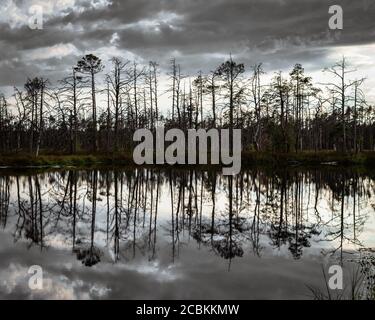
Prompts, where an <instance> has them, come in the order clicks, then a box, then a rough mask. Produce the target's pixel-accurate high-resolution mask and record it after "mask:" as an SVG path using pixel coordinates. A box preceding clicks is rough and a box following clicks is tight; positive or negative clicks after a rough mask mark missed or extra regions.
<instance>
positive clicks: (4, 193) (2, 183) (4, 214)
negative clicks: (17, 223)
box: [0, 176, 10, 228]
mask: <svg viewBox="0 0 375 320" xmlns="http://www.w3.org/2000/svg"><path fill="white" fill-rule="evenodd" d="M9 188H10V178H9V177H7V176H6V177H1V176H0V224H2V226H3V228H5V227H6V223H7V218H8V212H9V199H10V192H9Z"/></svg>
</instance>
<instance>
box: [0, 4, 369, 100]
mask: <svg viewBox="0 0 375 320" xmlns="http://www.w3.org/2000/svg"><path fill="white" fill-rule="evenodd" d="M33 5H39V6H41V7H42V8H43V29H40V30H32V29H30V27H29V19H30V16H31V14H30V12H29V10H30V7H31V6H33ZM331 5H341V6H342V8H343V12H344V28H343V30H330V29H329V27H328V20H329V18H330V17H331V15H330V14H329V13H328V9H329V6H331ZM374 17H375V1H373V0H356V1H353V0H334V1H327V0H231V1H228V0H125V1H124V0H47V1H41V0H0V92H3V93H5V94H10V93H11V90H12V88H13V86H19V87H22V86H23V84H24V83H25V81H26V79H27V78H28V77H35V76H43V77H45V78H48V79H49V80H50V82H51V83H55V82H57V80H59V79H62V78H63V77H65V76H67V75H68V74H70V72H71V68H72V66H74V65H75V64H76V62H77V60H78V59H79V58H80V57H82V56H83V55H84V54H87V53H94V54H96V55H98V56H99V57H100V58H101V59H102V61H103V63H104V65H105V66H106V67H107V69H106V70H105V71H104V73H105V72H106V71H107V72H108V71H109V69H108V68H109V67H110V61H109V60H110V58H111V57H112V56H120V57H122V58H124V59H136V60H137V61H138V62H139V63H144V64H148V62H149V61H151V60H152V61H157V62H158V63H159V65H160V68H161V71H162V73H163V74H165V73H166V72H167V68H168V64H169V61H170V59H171V58H172V57H174V58H176V59H177V62H178V63H179V64H180V65H181V68H182V73H183V74H191V75H195V74H197V73H198V72H199V71H200V70H201V71H202V72H209V71H211V70H214V69H215V68H216V67H217V66H218V65H219V64H220V63H221V62H223V61H225V60H226V59H227V58H228V57H229V55H230V54H231V55H232V56H233V58H234V59H235V60H236V61H237V62H242V63H245V66H246V68H247V69H248V70H250V67H251V66H252V65H254V64H255V63H260V62H262V63H263V67H264V70H265V71H266V72H267V75H266V76H265V77H269V78H270V77H271V76H273V75H274V73H275V72H277V71H279V70H282V71H285V72H289V71H290V70H291V68H292V67H293V65H294V64H296V63H301V64H302V65H303V66H304V68H305V70H306V72H307V73H308V74H309V75H311V76H313V79H314V80H315V81H317V82H319V81H323V78H322V72H321V70H322V69H323V68H324V67H327V66H330V65H332V64H334V63H335V62H336V61H337V60H340V59H341V58H342V56H343V55H345V56H346V58H347V59H348V62H349V64H350V65H351V66H352V67H353V68H355V69H356V70H357V71H356V72H355V73H352V74H351V75H350V76H351V77H352V78H353V79H355V78H362V77H366V78H367V80H366V82H365V92H366V94H367V99H368V100H369V101H370V102H375V89H373V88H375V64H374V57H375V20H374ZM161 81H166V80H165V77H164V78H162V80H161Z"/></svg>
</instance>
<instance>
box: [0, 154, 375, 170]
mask: <svg viewBox="0 0 375 320" xmlns="http://www.w3.org/2000/svg"><path fill="white" fill-rule="evenodd" d="M94 165H108V166H123V165H124V166H125V165H126V166H130V165H134V162H133V158H132V154H131V153H130V152H124V153H118V154H112V153H107V154H77V155H63V154H60V155H53V154H41V155H40V156H38V157H35V156H31V155H27V154H13V155H11V154H8V155H0V166H10V167H16V168H23V167H52V166H74V167H88V166H94ZM254 165H257V166H262V165H267V166H277V167H280V166H296V165H301V166H311V165H313V166H315V165H338V166H369V167H371V166H375V152H362V153H359V154H351V153H346V154H343V153H339V152H331V151H321V152H307V151H306V152H300V153H289V154H283V153H262V152H243V153H242V166H243V167H246V166H254Z"/></svg>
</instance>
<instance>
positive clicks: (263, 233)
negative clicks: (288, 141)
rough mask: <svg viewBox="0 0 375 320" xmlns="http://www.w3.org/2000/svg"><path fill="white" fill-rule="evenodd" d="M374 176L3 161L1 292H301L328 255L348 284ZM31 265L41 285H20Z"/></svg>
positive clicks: (211, 295)
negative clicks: (23, 167)
mask: <svg viewBox="0 0 375 320" xmlns="http://www.w3.org/2000/svg"><path fill="white" fill-rule="evenodd" d="M374 179H375V174H374V173H371V172H363V171H358V170H354V169H353V170H349V169H347V170H339V169H336V168H332V169H322V168H319V169H310V170H307V169H297V168H294V169H293V168H292V169H287V170H283V171H281V170H280V171H267V170H265V169H249V170H245V171H243V172H242V173H241V174H239V175H237V176H235V177H225V176H222V175H221V172H220V171H218V172H215V171H212V172H211V171H209V172H205V171H194V170H173V171H168V170H155V169H134V168H133V169H124V168H122V169H113V168H112V169H90V170H82V171H78V170H74V169H72V170H58V169H56V170H55V171H51V170H48V171H43V170H37V171H36V170H34V171H33V170H30V171H23V172H17V171H12V172H11V171H9V170H6V169H2V170H0V298H2V299H10V298H21V299H29V298H43V299H44V298H45V299H108V298H114V299H311V298H314V295H313V294H312V290H311V288H316V290H325V288H326V280H325V278H324V273H323V270H325V271H324V272H325V273H326V277H329V274H328V271H327V270H328V268H329V266H331V265H342V266H343V268H344V274H345V279H344V286H345V288H347V287H348V285H349V282H350V281H349V280H348V279H349V278H351V275H352V274H353V270H356V268H359V266H360V263H359V261H361V259H362V258H363V256H364V255H367V256H368V255H371V254H372V252H373V249H374V248H375V213H374V208H375V198H374V192H375V180H374ZM33 265H38V266H40V267H41V268H42V270H43V289H42V290H31V289H30V287H29V278H30V276H31V275H30V274H28V271H29V268H30V266H33ZM370 267H371V263H370ZM369 272H370V271H369ZM365 281H366V278H365V279H362V280H361V284H365ZM345 290H346V289H345ZM348 290H349V289H348ZM365 295H366V293H364V294H363V295H362V298H363V297H365ZM315 297H316V296H315ZM342 297H344V298H345V297H347V296H346V293H342Z"/></svg>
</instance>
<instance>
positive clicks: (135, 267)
mask: <svg viewBox="0 0 375 320" xmlns="http://www.w3.org/2000/svg"><path fill="white" fill-rule="evenodd" d="M176 267H177V266H176V264H174V265H168V266H166V267H163V266H161V265H160V263H159V262H157V261H155V262H153V263H147V264H146V263H145V262H142V263H140V264H126V265H122V266H121V267H120V268H123V269H126V270H129V271H136V272H138V273H140V274H144V275H149V276H152V278H154V279H155V280H156V281H159V282H169V281H175V280H177V279H179V278H181V275H178V274H177V273H176Z"/></svg>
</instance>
